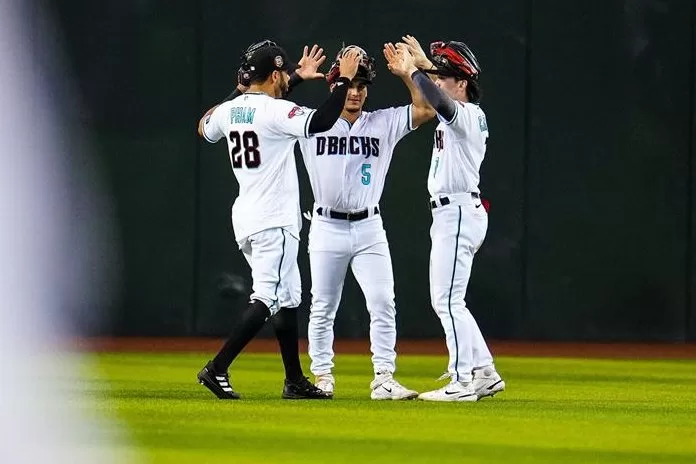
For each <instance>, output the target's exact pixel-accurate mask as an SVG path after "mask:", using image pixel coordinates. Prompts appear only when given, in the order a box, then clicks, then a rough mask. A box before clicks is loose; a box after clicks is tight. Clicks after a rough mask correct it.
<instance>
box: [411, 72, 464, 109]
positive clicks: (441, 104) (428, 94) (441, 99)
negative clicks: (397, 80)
mask: <svg viewBox="0 0 696 464" xmlns="http://www.w3.org/2000/svg"><path fill="white" fill-rule="evenodd" d="M411 79H413V82H414V84H415V85H416V87H418V90H420V91H421V93H422V94H423V96H424V97H425V99H426V101H427V102H428V103H429V104H430V106H432V107H433V108H434V109H435V111H437V114H439V115H440V116H442V118H444V119H445V121H451V120H452V118H453V117H454V114H455V112H456V110H457V104H456V103H455V101H454V100H452V99H451V98H450V97H448V96H447V95H445V93H444V92H443V91H442V90H440V88H439V87H438V86H437V85H435V83H434V82H433V81H431V80H430V78H428V76H426V75H425V74H424V73H422V72H421V71H415V72H414V73H413V74H411Z"/></svg>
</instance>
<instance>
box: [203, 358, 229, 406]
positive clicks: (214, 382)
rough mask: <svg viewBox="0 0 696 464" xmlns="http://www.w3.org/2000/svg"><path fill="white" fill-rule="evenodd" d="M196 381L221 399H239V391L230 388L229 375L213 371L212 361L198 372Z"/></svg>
mask: <svg viewBox="0 0 696 464" xmlns="http://www.w3.org/2000/svg"><path fill="white" fill-rule="evenodd" d="M198 382H199V383H200V384H201V385H203V386H205V387H206V388H207V389H208V390H210V391H211V392H213V394H214V395H215V396H217V397H218V398H220V399H221V400H238V399H239V393H236V392H235V391H234V390H232V384H231V383H230V375H229V374H228V373H227V372H225V373H223V374H221V373H219V372H215V369H214V368H213V362H212V361H210V362H209V363H208V364H206V365H205V367H204V368H203V370H201V371H200V372H199V373H198Z"/></svg>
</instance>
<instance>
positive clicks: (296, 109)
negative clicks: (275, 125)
mask: <svg viewBox="0 0 696 464" xmlns="http://www.w3.org/2000/svg"><path fill="white" fill-rule="evenodd" d="M304 113H305V112H304V110H303V109H302V108H300V107H299V106H293V108H292V109H291V110H290V112H289V113H288V119H292V118H294V117H295V116H301V115H303V114H304Z"/></svg>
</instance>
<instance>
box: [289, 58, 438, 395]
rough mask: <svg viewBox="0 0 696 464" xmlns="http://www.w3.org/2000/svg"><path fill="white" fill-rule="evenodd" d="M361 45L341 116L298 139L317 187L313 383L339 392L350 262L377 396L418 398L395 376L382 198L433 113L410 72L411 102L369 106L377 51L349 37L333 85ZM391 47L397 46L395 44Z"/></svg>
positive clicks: (312, 241)
mask: <svg viewBox="0 0 696 464" xmlns="http://www.w3.org/2000/svg"><path fill="white" fill-rule="evenodd" d="M351 52H358V53H359V55H360V57H361V58H360V65H359V67H358V73H357V74H356V76H355V78H354V79H353V80H352V82H351V83H350V88H349V89H348V94H347V96H346V98H345V104H344V106H343V111H342V113H341V117H340V118H339V119H338V121H336V123H335V124H334V125H333V127H332V128H331V129H330V130H329V131H327V132H324V133H322V134H321V135H319V136H317V137H314V138H312V139H300V140H299V145H300V148H301V151H302V155H303V158H304V162H305V165H306V167H307V172H308V174H309V179H310V182H311V185H312V192H313V193H314V202H315V203H314V206H313V215H312V217H311V228H310V232H309V259H310V269H311V276H312V306H311V311H310V317H309V328H308V338H309V355H310V357H311V359H312V363H311V371H312V373H313V374H314V375H315V385H316V386H318V387H319V388H321V389H322V390H323V391H326V392H328V393H330V394H332V395H333V392H334V387H335V379H334V377H333V375H332V368H333V367H334V363H333V356H334V352H333V341H334V333H333V324H334V318H335V317H336V312H337V310H338V305H339V302H340V300H341V293H342V290H343V282H344V280H345V276H346V271H347V270H348V267H349V266H350V268H351V270H352V271H353V275H354V276H355V279H356V280H357V282H358V284H359V285H360V288H361V289H362V291H363V294H364V295H365V300H366V304H367V310H368V312H369V314H370V342H371V347H370V349H371V351H372V363H373V368H374V374H375V377H374V380H373V381H372V382H371V384H370V389H371V393H370V397H371V398H372V399H374V400H400V399H412V398H415V397H416V396H418V393H417V392H415V391H413V390H410V389H407V388H405V387H404V386H402V385H401V384H400V383H399V382H397V381H396V380H395V379H394V377H393V374H394V371H395V369H396V366H395V360H396V352H395V351H394V346H395V344H396V322H395V315H396V309H395V305H394V276H393V271H392V262H391V256H390V253H389V244H388V242H387V236H386V233H385V231H384V227H383V225H382V217H381V210H380V206H379V200H380V198H381V196H382V191H383V190H384V182H385V179H386V176H387V170H388V169H389V164H390V162H391V159H392V154H393V152H394V147H395V146H396V144H397V143H398V142H399V140H401V139H402V138H403V137H404V136H405V135H406V134H408V133H409V132H411V131H412V130H414V129H415V128H416V127H418V126H419V125H421V124H423V123H424V122H426V121H428V120H429V119H432V118H433V117H434V115H435V112H434V110H433V109H432V108H431V107H430V106H429V105H428V104H427V103H426V101H425V100H424V99H423V97H422V96H421V94H420V92H418V90H417V89H416V87H415V86H414V85H413V82H412V81H411V79H410V78H406V79H404V82H406V83H407V86H408V88H409V90H410V91H411V96H412V99H413V102H412V103H411V104H410V105H406V106H401V107H397V108H387V109H381V110H377V111H372V112H368V111H363V105H364V103H365V99H366V97H367V93H368V86H369V85H370V84H371V83H372V81H373V79H374V77H375V69H374V59H373V58H371V57H369V56H368V55H367V53H366V52H365V50H363V49H362V48H360V47H358V46H356V45H349V46H347V47H344V48H343V49H341V51H339V53H338V55H337V58H336V61H335V62H334V63H333V65H332V67H331V69H330V71H329V72H328V73H327V81H328V83H329V86H330V89H331V91H332V92H335V91H336V89H337V87H336V86H337V85H338V83H339V81H338V79H339V72H340V62H341V60H342V57H344V56H345V55H346V54H347V53H351ZM390 52H393V53H396V50H395V49H394V48H393V47H392V49H391V50H390Z"/></svg>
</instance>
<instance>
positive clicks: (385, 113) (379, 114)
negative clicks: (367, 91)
mask: <svg viewBox="0 0 696 464" xmlns="http://www.w3.org/2000/svg"><path fill="white" fill-rule="evenodd" d="M409 106H411V105H403V106H390V107H387V108H381V109H378V110H374V111H363V115H364V116H365V117H366V118H368V119H370V120H377V119H384V118H393V117H395V116H397V115H399V114H400V113H401V112H403V111H408V107H409Z"/></svg>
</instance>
